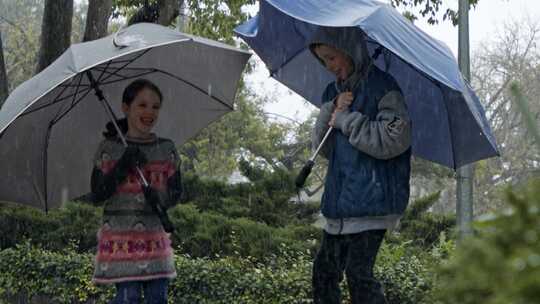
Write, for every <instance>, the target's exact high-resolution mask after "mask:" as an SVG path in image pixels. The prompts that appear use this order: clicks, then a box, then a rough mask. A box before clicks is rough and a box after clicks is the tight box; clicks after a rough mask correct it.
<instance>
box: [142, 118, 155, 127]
mask: <svg viewBox="0 0 540 304" xmlns="http://www.w3.org/2000/svg"><path fill="white" fill-rule="evenodd" d="M141 123H142V124H143V125H145V126H148V127H150V126H152V125H153V124H154V119H153V118H141Z"/></svg>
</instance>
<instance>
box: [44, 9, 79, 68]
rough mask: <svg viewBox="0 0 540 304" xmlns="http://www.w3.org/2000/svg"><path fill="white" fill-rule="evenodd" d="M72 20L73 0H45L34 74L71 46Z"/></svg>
mask: <svg viewBox="0 0 540 304" xmlns="http://www.w3.org/2000/svg"><path fill="white" fill-rule="evenodd" d="M72 18H73V0H45V10H44V11H43V22H42V24H41V46H40V49H39V55H38V65H37V69H36V73H39V72H41V71H42V70H43V69H45V68H46V67H47V66H49V64H51V63H52V62H53V61H54V60H55V59H56V58H58V57H59V56H60V55H61V54H62V53H63V52H64V51H65V50H66V49H67V48H68V47H69V45H70V44H71V40H70V37H71V21H72Z"/></svg>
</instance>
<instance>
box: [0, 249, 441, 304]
mask: <svg viewBox="0 0 540 304" xmlns="http://www.w3.org/2000/svg"><path fill="white" fill-rule="evenodd" d="M408 250H409V248H407V247H406V245H404V246H402V247H399V248H394V247H393V246H392V245H387V244H385V245H383V249H382V251H381V256H380V258H379V260H378V263H377V265H376V274H377V276H378V277H379V279H380V280H381V282H382V283H383V284H384V285H385V289H386V293H387V296H388V300H389V304H398V303H400V304H412V303H417V304H421V303H429V302H426V301H425V299H426V294H427V292H426V291H427V289H429V286H431V279H430V276H429V275H427V274H428V271H427V269H426V265H425V261H423V260H421V259H420V258H419V257H418V256H416V255H414V254H411V252H409V251H408ZM311 260H312V259H311V257H310V256H309V254H308V253H307V252H302V251H296V250H294V249H291V248H288V247H287V246H286V245H281V246H280V248H279V250H278V252H277V253H276V256H275V257H272V258H270V259H269V260H268V261H267V262H266V263H261V262H258V261H256V260H253V259H251V258H238V257H219V256H218V257H216V258H215V259H208V258H193V257H191V256H189V255H181V254H180V255H177V256H176V259H175V263H176V270H177V273H178V276H177V278H176V279H174V280H173V281H172V282H171V285H170V288H169V301H170V302H171V303H180V304H181V303H190V304H191V303H208V304H218V303H287V304H290V303H311V268H312V262H311ZM92 271H93V269H92V255H91V254H88V253H84V254H79V253H76V251H75V250H74V248H73V247H68V248H66V249H65V250H63V252H61V253H56V252H51V251H47V250H43V249H38V248H36V247H34V246H32V245H31V244H29V243H28V242H26V243H24V244H20V245H17V246H16V247H15V248H9V249H5V250H3V251H0V273H1V274H2V275H1V276H0V299H7V298H9V297H10V296H13V295H26V297H27V298H28V299H31V298H37V297H45V298H46V300H45V301H46V303H61V304H63V303H96V304H99V303H107V300H110V299H111V298H112V296H113V292H114V289H113V288H112V287H110V286H102V285H99V286H95V285H93V284H92V283H91V281H90V280H91V276H92ZM343 285H345V283H344V284H343ZM347 302H348V293H347V291H346V289H345V290H344V303H347ZM0 303H7V301H6V302H4V301H3V300H0Z"/></svg>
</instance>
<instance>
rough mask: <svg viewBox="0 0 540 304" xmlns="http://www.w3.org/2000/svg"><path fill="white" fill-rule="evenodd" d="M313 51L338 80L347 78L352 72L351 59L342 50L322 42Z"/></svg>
mask: <svg viewBox="0 0 540 304" xmlns="http://www.w3.org/2000/svg"><path fill="white" fill-rule="evenodd" d="M314 51H315V53H316V54H317V56H319V58H320V59H321V60H322V61H323V62H324V65H325V66H326V68H327V69H328V70H329V71H330V72H332V73H333V74H334V75H336V78H337V79H338V80H340V81H343V80H345V79H347V78H348V77H349V75H350V74H351V73H352V72H353V61H352V59H351V58H350V57H349V56H348V55H347V54H345V53H344V52H342V51H340V50H338V49H336V48H333V47H331V46H328V45H324V44H323V45H320V46H318V47H316V48H315V50H314Z"/></svg>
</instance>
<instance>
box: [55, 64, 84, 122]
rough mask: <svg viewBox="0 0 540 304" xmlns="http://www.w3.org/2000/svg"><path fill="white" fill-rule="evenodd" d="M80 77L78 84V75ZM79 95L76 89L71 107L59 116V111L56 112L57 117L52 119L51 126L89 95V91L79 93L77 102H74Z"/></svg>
mask: <svg viewBox="0 0 540 304" xmlns="http://www.w3.org/2000/svg"><path fill="white" fill-rule="evenodd" d="M80 75H81V76H80V77H79V83H81V82H82V74H80ZM78 93H79V88H77V91H76V92H75V94H74V95H73V100H72V101H71V105H70V106H69V107H68V108H67V109H66V110H65V111H64V113H62V114H60V111H58V113H57V115H56V118H54V120H53V121H52V123H53V124H56V123H57V122H58V121H60V120H61V119H62V118H63V117H64V116H66V114H67V113H69V112H70V111H71V110H72V109H73V108H75V106H76V105H77V104H78V103H79V102H81V100H83V99H84V98H85V97H86V96H87V95H88V94H89V93H90V90H86V92H84V93H81V96H80V97H79V99H78V100H76V99H77V98H76V97H77V94H78Z"/></svg>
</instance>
